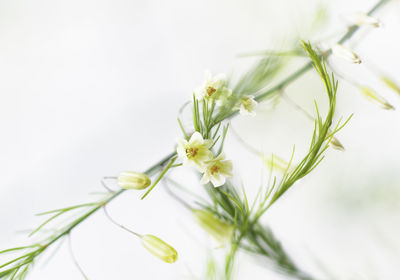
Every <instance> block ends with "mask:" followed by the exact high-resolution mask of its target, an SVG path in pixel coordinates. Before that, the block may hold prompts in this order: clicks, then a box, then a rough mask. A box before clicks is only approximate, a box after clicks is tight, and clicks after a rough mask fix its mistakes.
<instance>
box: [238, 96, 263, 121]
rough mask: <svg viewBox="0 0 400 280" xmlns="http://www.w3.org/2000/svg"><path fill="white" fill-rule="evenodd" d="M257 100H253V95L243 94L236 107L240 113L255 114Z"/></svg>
mask: <svg viewBox="0 0 400 280" xmlns="http://www.w3.org/2000/svg"><path fill="white" fill-rule="evenodd" d="M257 104H258V103H257V101H255V100H254V96H253V95H248V96H244V97H243V98H242V99H241V100H240V103H239V104H238V105H237V107H236V109H239V112H240V114H241V115H250V116H255V115H256V112H255V108H256V106H257Z"/></svg>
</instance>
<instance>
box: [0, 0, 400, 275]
mask: <svg viewBox="0 0 400 280" xmlns="http://www.w3.org/2000/svg"><path fill="white" fill-rule="evenodd" d="M277 2H280V3H277ZM374 2H375V1H370V0H368V1H367V0H357V1H356V0H353V1H341V0H340V1H326V2H324V3H323V5H324V6H325V7H326V8H327V9H328V10H329V18H328V22H327V24H326V25H324V26H322V27H320V28H319V29H318V30H319V31H318V30H317V31H315V32H313V33H312V32H310V26H311V23H312V22H313V14H314V13H315V10H316V8H317V7H318V5H319V4H321V3H320V2H318V1H295V0H292V1H289V0H285V1H253V0H252V1H227V0H226V1H211V0H206V1H177V0H170V1H123V0H116V1H89V0H87V1H74V0H72V1H60V0H48V1H45V0H40V1H16V0H13V1H11V0H10V1H5V0H2V1H0V128H1V137H0V170H1V181H0V182H1V184H0V248H8V247H10V246H17V245H21V244H27V242H29V240H28V239H27V238H26V233H25V232H24V233H20V232H19V231H21V230H27V229H28V230H29V229H32V228H33V227H34V226H35V225H37V224H38V223H40V221H42V219H41V218H38V217H35V216H34V214H35V213H38V212H41V211H45V210H50V209H54V208H59V207H63V206H68V205H73V204H76V203H83V202H87V201H92V200H94V199H95V198H96V197H95V196H93V195H89V194H88V193H89V192H94V191H102V189H101V186H100V183H99V180H100V178H101V177H102V176H106V175H118V173H119V172H121V171H123V170H138V171H143V170H145V169H146V168H147V167H149V166H151V165H152V164H153V163H155V162H156V161H158V160H159V159H160V158H161V157H163V156H164V155H166V154H167V153H169V152H170V151H172V149H173V145H174V142H175V139H176V137H177V136H178V135H179V130H178V126H177V123H176V116H177V111H178V109H179V107H180V106H181V104H183V103H184V102H185V101H187V100H188V99H189V98H190V96H191V93H192V90H193V88H194V87H196V86H198V85H199V84H200V83H201V82H202V78H203V72H204V70H205V69H210V70H211V71H212V72H214V73H218V72H225V73H231V71H236V72H241V71H243V70H244V68H242V64H243V63H241V61H239V60H238V59H237V58H236V57H235V56H236V55H237V54H238V53H243V52H248V51H255V50H262V49H266V48H268V47H270V48H273V47H275V48H276V47H280V46H286V44H287V43H288V42H292V41H293V38H302V39H312V40H316V39H322V38H325V37H326V36H329V35H330V34H332V33H333V34H335V33H336V32H339V33H343V32H344V28H345V24H346V22H345V18H346V16H347V15H348V14H351V13H352V12H354V11H366V10H368V9H369V8H370V7H371V6H372V5H373V4H374ZM399 15H400V7H399V2H398V1H394V2H393V1H392V3H391V4H390V6H389V5H388V6H387V7H386V8H385V9H383V10H382V11H381V12H380V13H379V15H378V17H379V18H381V19H382V21H383V23H384V27H383V28H381V29H376V30H375V29H368V28H366V29H363V30H362V31H361V34H363V35H364V36H362V37H359V38H358V39H359V40H356V41H357V42H358V44H357V47H355V50H356V51H357V52H358V53H359V54H360V56H361V58H362V59H363V61H364V63H363V64H361V65H356V66H355V65H348V64H346V62H342V61H340V59H334V60H333V61H332V63H334V64H335V65H336V66H337V67H338V69H340V70H341V71H342V72H345V74H346V76H349V77H352V78H353V79H355V80H357V81H358V82H359V83H363V84H367V85H369V86H372V87H374V88H375V89H376V90H377V91H378V92H379V93H380V94H382V95H383V96H385V98H386V99H388V100H389V101H390V102H391V103H392V104H393V105H394V106H395V107H398V108H400V96H399V95H396V93H393V92H391V91H390V90H388V89H387V88H385V87H384V86H383V85H382V84H381V83H379V81H378V79H377V77H376V76H375V75H374V73H373V72H374V71H375V70H378V68H376V67H379V71H384V72H385V73H389V74H390V75H391V77H393V78H394V79H397V81H398V83H400V76H399V74H398V73H399V71H398V66H399V62H400V55H399V52H398V50H399V49H400V41H399V39H398V34H399V32H398V31H399V28H400V16H399ZM359 34H360V33H359ZM356 39H357V38H356ZM356 41H353V42H356ZM327 42H329V41H327ZM304 61H305V60H304V59H303V60H302V59H300V60H296V63H294V64H293V68H289V69H287V71H286V72H285V73H286V74H290V73H291V71H293V70H295V67H298V66H299V65H301V64H302V63H303V62H304ZM371 70H373V71H371ZM285 73H284V75H285ZM321 91H322V87H321V85H320V83H319V81H318V79H317V77H316V76H315V74H307V75H306V76H305V77H304V79H302V80H300V81H299V82H297V83H296V84H294V85H293V86H291V87H289V88H288V94H290V95H291V96H293V98H294V99H296V100H297V101H298V102H299V103H301V104H302V106H304V107H305V108H306V109H307V110H309V111H310V112H312V110H313V100H314V98H317V100H318V102H319V103H320V104H321V108H325V107H324V102H326V99H324V98H323V97H321V94H320V92H321ZM316 96H319V97H316ZM351 113H354V117H353V119H352V120H351V122H350V124H349V125H348V126H346V128H345V129H344V130H343V131H342V132H340V134H339V135H338V137H339V139H340V140H341V141H342V142H343V143H344V145H345V147H346V151H345V152H339V151H335V150H329V151H328V152H327V157H326V159H325V160H324V162H323V163H322V164H321V166H320V167H319V168H317V169H316V171H315V172H313V173H312V175H311V176H309V177H307V178H305V179H304V180H302V181H301V182H299V183H298V184H297V185H295V187H294V188H293V189H292V190H290V191H289V192H288V193H287V194H286V195H285V196H284V198H283V199H282V200H280V201H279V202H278V203H277V204H276V205H275V206H274V207H273V208H272V209H271V211H270V213H268V214H267V215H266V216H265V220H264V222H265V224H269V225H271V227H272V228H273V229H274V231H275V232H276V234H277V235H278V237H279V238H280V239H281V240H282V242H283V244H284V246H285V248H287V249H288V251H289V252H290V253H291V255H292V256H293V258H294V259H295V260H296V261H297V262H298V263H299V264H301V265H302V266H303V268H304V269H305V270H307V271H309V272H311V273H313V274H314V275H316V276H317V277H319V278H320V279H327V278H328V277H327V276H326V274H324V272H323V271H324V269H322V267H325V268H326V269H327V270H329V271H330V272H331V274H332V275H333V276H332V277H331V278H333V279H395V278H396V277H395V276H397V275H398V273H399V272H400V271H399V268H398V263H399V262H400V240H399V239H398V236H400V235H399V233H400V223H399V221H400V219H399V214H398V213H399V210H400V209H399V206H398V205H399V201H400V184H399V183H400V175H399V173H398V170H399V166H400V161H399V156H400V150H399V143H400V141H399V140H400V132H399V127H400V115H399V111H384V110H382V109H380V108H378V107H377V106H376V105H375V104H372V103H370V102H368V101H367V100H366V99H365V98H363V97H362V96H361V95H360V94H359V92H358V91H357V89H356V88H354V87H352V86H351V85H350V84H349V83H347V82H346V81H341V82H340V88H339V93H338V105H337V115H338V116H344V117H347V116H349V115H350V114H351ZM337 119H338V118H337ZM232 126H233V127H234V128H235V130H237V131H238V132H239V133H240V134H241V135H242V138H244V139H245V140H246V141H248V142H249V143H251V144H252V145H254V146H255V147H258V148H259V149H260V150H263V151H265V152H268V153H270V152H276V153H278V154H279V155H280V156H281V157H284V158H286V159H288V158H289V156H290V153H291V149H292V146H293V144H296V150H297V152H296V157H297V158H300V157H301V155H302V154H303V153H304V151H305V147H306V145H307V143H308V141H309V139H310V137H311V132H312V123H311V122H310V121H308V120H307V119H306V118H305V117H304V116H303V115H302V114H301V113H299V112H297V111H295V110H294V109H293V108H292V107H290V106H288V105H287V104H285V103H284V102H283V101H281V102H280V103H279V105H278V106H277V108H276V109H275V111H273V110H271V109H270V106H264V105H261V106H260V107H259V111H258V114H257V116H256V117H255V118H246V117H238V118H237V119H236V120H235V121H234V122H233V124H232ZM230 137H231V138H228V141H227V148H226V153H227V155H228V157H230V158H232V160H233V162H234V165H235V170H237V172H236V174H237V178H236V179H237V180H242V181H243V182H244V184H245V186H246V188H248V190H249V192H250V193H252V192H254V191H255V190H256V188H257V187H258V186H259V184H260V178H261V176H262V175H263V174H264V173H263V171H262V163H261V161H260V160H259V159H257V157H255V156H252V155H249V154H248V152H246V151H245V150H244V149H243V148H241V146H240V145H239V144H238V142H237V141H235V138H234V137H233V136H232V135H230ZM189 173H190V170H189V169H182V170H180V171H177V172H175V173H173V177H174V178H175V179H176V180H180V181H182V182H186V187H188V188H191V189H193V190H195V191H198V192H200V193H201V186H199V185H198V184H197V183H196V180H195V177H192V176H190V175H186V174H189ZM264 175H265V174H264ZM139 197H140V194H138V193H136V192H129V193H125V194H124V195H122V196H121V197H120V198H118V199H116V200H115V201H114V202H113V203H112V204H111V205H110V206H109V212H110V214H111V215H112V216H113V217H114V218H115V219H116V220H118V221H119V222H121V223H123V224H124V225H126V226H128V227H130V228H132V229H134V230H136V231H138V232H141V233H151V234H155V235H157V236H159V237H161V238H162V239H164V240H166V241H168V242H169V243H171V244H172V245H174V247H175V248H176V249H177V250H178V252H179V261H178V262H177V263H176V264H174V265H170V264H164V263H161V262H160V261H158V260H157V259H155V258H154V257H153V256H152V255H150V254H148V253H147V252H146V251H145V250H144V249H143V248H142V247H141V246H140V243H139V241H138V240H137V239H136V238H135V237H134V236H131V235H130V234H128V233H126V232H124V231H122V230H121V229H119V228H117V227H115V226H114V225H112V224H111V223H110V222H109V221H108V220H106V219H105V218H104V215H103V213H101V212H99V213H98V214H96V215H94V216H93V217H92V218H90V219H88V220H87V221H86V222H84V223H83V224H82V225H81V226H79V228H77V229H76V231H74V232H73V234H72V237H73V238H72V243H73V247H74V253H75V255H76V257H77V259H78V260H79V263H80V264H81V266H82V267H83V268H84V270H85V272H86V274H87V275H88V277H89V279H96V280H101V279H160V278H162V279H204V269H205V263H206V259H207V255H208V254H209V253H210V252H214V253H215V254H216V255H217V256H219V257H222V256H223V249H218V250H214V249H213V248H214V247H215V244H213V243H212V241H211V240H210V239H209V238H208V237H207V236H206V235H205V234H203V232H202V231H201V229H200V228H199V227H198V226H197V225H196V224H195V223H194V222H193V221H192V219H191V216H190V213H187V212H186V210H185V209H184V208H182V207H181V206H180V205H178V204H177V203H176V202H175V201H173V200H172V199H171V198H170V197H168V195H167V194H166V193H165V191H163V190H162V186H161V185H160V186H158V187H157V189H155V190H154V191H153V192H152V194H151V195H150V196H149V197H148V198H147V199H146V200H145V201H140V200H139ZM47 257H48V254H47V256H45V257H44V258H42V259H41V262H39V263H38V265H37V266H36V267H35V269H34V270H33V271H32V274H30V275H29V276H28V279H32V280H35V279H36V280H50V279H57V280H63V279H68V280H70V279H81V276H80V274H79V272H78V271H77V269H76V267H75V266H74V265H73V262H72V260H71V258H70V256H69V254H68V248H67V246H66V243H64V245H63V247H61V249H60V251H59V252H58V253H57V254H56V255H55V256H54V258H53V259H52V260H51V261H50V262H48V263H47V264H46V265H43V262H44V261H45V259H46V258H47ZM1 260H2V261H1V262H3V259H1ZM236 275H237V277H236V278H237V279H246V278H248V277H249V276H251V277H252V279H265V277H266V276H268V277H270V278H269V279H280V278H279V276H277V275H276V274H274V273H272V272H271V271H270V270H269V269H268V268H266V267H265V263H263V260H259V261H258V260H256V259H255V258H252V257H247V256H244V255H239V257H238V264H237V273H236Z"/></svg>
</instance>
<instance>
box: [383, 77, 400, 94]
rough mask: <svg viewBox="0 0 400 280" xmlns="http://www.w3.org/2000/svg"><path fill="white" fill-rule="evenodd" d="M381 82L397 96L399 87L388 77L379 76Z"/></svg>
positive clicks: (399, 91)
mask: <svg viewBox="0 0 400 280" xmlns="http://www.w3.org/2000/svg"><path fill="white" fill-rule="evenodd" d="M381 81H382V82H383V83H384V84H385V85H386V86H387V87H389V88H390V89H391V90H393V91H395V92H397V93H398V94H400V86H399V85H398V84H396V82H395V81H393V80H392V79H390V78H389V77H386V76H381Z"/></svg>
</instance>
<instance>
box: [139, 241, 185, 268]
mask: <svg viewBox="0 0 400 280" xmlns="http://www.w3.org/2000/svg"><path fill="white" fill-rule="evenodd" d="M141 239H142V245H143V247H145V248H146V249H147V251H149V252H150V253H152V254H153V255H154V256H156V257H157V258H159V259H160V260H162V261H164V262H166V263H174V262H176V260H177V259H178V253H177V252H176V250H175V249H174V248H172V247H171V246H170V245H168V244H167V243H165V242H164V241H162V240H161V239H160V238H158V237H156V236H154V235H150V234H146V235H143V236H142V237H141Z"/></svg>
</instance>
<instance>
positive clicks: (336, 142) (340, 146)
mask: <svg viewBox="0 0 400 280" xmlns="http://www.w3.org/2000/svg"><path fill="white" fill-rule="evenodd" d="M330 133H331V132H330ZM330 144H331V146H332V148H334V149H336V150H339V151H344V146H343V144H342V143H341V142H340V141H339V139H337V138H336V137H335V136H334V137H332V139H331V142H330Z"/></svg>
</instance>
